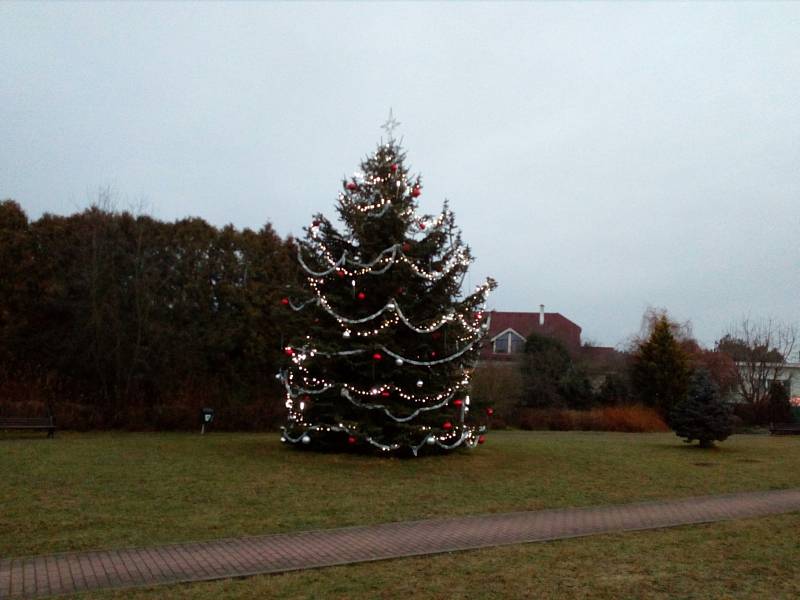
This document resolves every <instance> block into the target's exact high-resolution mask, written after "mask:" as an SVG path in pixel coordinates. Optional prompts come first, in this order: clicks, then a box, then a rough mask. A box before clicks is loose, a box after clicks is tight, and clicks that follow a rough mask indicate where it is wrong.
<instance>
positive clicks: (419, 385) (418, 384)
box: [417, 379, 425, 388]
mask: <svg viewBox="0 0 800 600" xmlns="http://www.w3.org/2000/svg"><path fill="white" fill-rule="evenodd" d="M423 385H425V384H424V383H423V382H422V379H418V380H417V387H418V388H421V387H422V386H423Z"/></svg>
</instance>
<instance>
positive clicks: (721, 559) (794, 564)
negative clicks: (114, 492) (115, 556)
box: [81, 513, 800, 600]
mask: <svg viewBox="0 0 800 600" xmlns="http://www.w3.org/2000/svg"><path fill="white" fill-rule="evenodd" d="M798 531H800V514H797V513H795V514H791V515H781V516H776V517H766V518H761V519H747V520H742V521H733V522H727V523H716V524H713V525H694V526H688V527H678V528H673V529H662V530H655V531H643V532H637V533H626V534H620V535H602V536H594V537H587V538H580V539H572V540H563V541H557V542H546V543H535V544H524V545H516V546H504V547H499V548H487V549H484V550H474V551H469V552H457V553H453V554H442V555H436V556H426V557H421V558H409V559H399V560H390V561H383V562H376V563H365V564H360V565H351V566H347V567H330V568H327V569H319V570H312V571H299V572H295V573H285V574H280V575H264V576H259V577H252V578H249V579H229V580H224V581H215V582H207V583H196V584H189V585H176V586H169V587H160V588H154V589H149V590H135V591H133V590H124V591H119V592H103V593H94V594H87V595H84V596H81V598H82V599H84V600H112V599H113V600H156V599H161V598H170V599H174V600H190V599H192V600H194V599H197V600H216V599H217V598H225V599H226V600H244V599H251V598H253V599H255V598H259V599H265V598H276V599H277V598H280V599H281V600H296V599H300V598H304V599H309V600H311V599H320V598H325V599H334V600H361V599H363V600H376V599H380V600H384V599H385V600H392V599H395V598H420V597H424V598H430V599H431V600H453V599H454V598H526V599H528V598H536V599H539V600H548V599H552V600H563V599H565V598H581V599H598V600H600V599H602V600H619V599H647V600H672V599H674V598H683V599H686V598H692V599H701V598H708V599H728V598H736V599H739V600H741V599H752V600H766V599H769V600H782V599H785V600H796V599H797V598H798V597H800V544H799V543H798V540H797V532H798Z"/></svg>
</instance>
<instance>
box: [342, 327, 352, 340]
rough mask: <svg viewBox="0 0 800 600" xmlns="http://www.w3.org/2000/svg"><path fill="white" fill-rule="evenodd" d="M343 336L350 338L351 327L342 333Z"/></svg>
mask: <svg viewBox="0 0 800 600" xmlns="http://www.w3.org/2000/svg"><path fill="white" fill-rule="evenodd" d="M342 337H343V338H344V339H347V338H349V337H350V330H349V329H345V330H344V333H342Z"/></svg>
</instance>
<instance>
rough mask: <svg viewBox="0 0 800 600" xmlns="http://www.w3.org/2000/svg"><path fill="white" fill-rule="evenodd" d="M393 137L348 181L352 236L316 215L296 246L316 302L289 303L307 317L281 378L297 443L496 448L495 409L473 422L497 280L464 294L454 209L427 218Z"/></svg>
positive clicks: (344, 210) (288, 429) (290, 436)
mask: <svg viewBox="0 0 800 600" xmlns="http://www.w3.org/2000/svg"><path fill="white" fill-rule="evenodd" d="M390 119H391V117H390ZM390 124H391V122H390V123H389V125H390ZM391 129H392V128H391V127H390V128H389V129H388V131H389V134H390V135H389V141H388V142H387V143H383V144H381V145H379V146H378V148H377V150H376V152H375V153H374V154H373V155H371V156H369V157H368V158H367V159H365V160H364V161H363V162H362V164H361V171H360V172H358V173H356V174H355V175H354V176H353V177H352V178H350V179H349V180H345V181H343V182H342V187H343V190H342V192H341V193H340V194H339V198H338V206H337V210H338V214H339V218H340V220H341V222H342V223H343V224H344V232H342V233H340V232H339V230H337V228H336V226H335V225H334V224H333V223H332V222H331V221H329V220H328V219H326V218H325V217H324V216H322V215H316V216H315V217H314V220H313V221H312V223H311V225H310V226H309V227H307V228H306V230H305V231H306V236H305V239H304V240H301V241H299V242H298V244H297V259H298V263H299V265H300V267H301V268H302V269H303V271H304V273H305V275H306V286H305V288H304V291H303V293H304V295H305V296H306V297H305V298H299V297H298V298H293V297H289V296H287V297H285V298H283V299H282V300H281V302H282V303H283V304H284V305H285V306H286V307H287V308H288V309H291V310H292V311H295V312H297V313H301V315H302V317H301V318H304V319H305V323H304V328H303V329H304V330H303V332H302V335H299V336H298V337H297V340H296V343H295V344H289V345H287V346H286V347H285V348H284V350H285V353H286V356H287V358H288V363H287V367H286V368H285V369H282V370H281V371H280V372H279V373H278V375H277V377H278V379H279V380H280V381H281V382H282V383H283V385H284V388H285V390H286V408H287V411H288V415H287V422H286V425H285V426H284V428H283V435H282V437H281V439H282V441H284V442H286V443H291V444H300V445H303V446H307V447H309V448H318V449H330V448H337V447H350V448H356V449H368V448H377V449H379V450H381V451H383V452H386V453H389V452H406V453H407V452H410V453H411V454H413V455H414V456H416V455H418V453H419V452H420V450H422V449H423V448H430V449H432V450H433V449H436V450H440V451H441V450H452V449H454V448H457V447H460V446H467V447H475V446H476V445H477V444H480V443H483V441H484V439H485V438H484V435H483V432H484V431H485V430H486V422H487V418H488V416H489V415H491V412H492V411H491V408H486V410H485V411H483V412H482V414H479V415H478V416H477V417H474V416H473V415H474V414H475V413H476V412H479V413H480V412H481V411H476V410H475V409H478V408H480V407H479V406H477V405H476V403H475V402H474V401H471V399H470V397H469V395H468V390H469V383H470V376H471V374H472V369H473V367H474V364H475V361H476V360H477V357H478V351H479V349H480V342H481V340H482V339H483V338H484V336H485V335H486V332H487V330H488V323H487V319H486V315H485V313H484V306H485V303H486V298H487V296H488V293H489V292H490V291H491V290H492V289H493V288H494V287H495V282H494V281H493V280H492V279H490V278H488V279H487V280H486V282H484V283H483V284H482V285H479V286H477V287H476V288H475V290H474V291H473V292H472V293H471V294H469V295H467V296H466V297H463V296H462V295H461V286H462V282H463V278H464V276H465V274H466V272H467V269H468V267H469V265H470V263H471V262H472V260H473V259H472V256H471V254H470V251H469V247H467V246H466V245H464V244H463V243H462V241H461V235H460V232H459V230H458V229H457V228H456V226H455V220H454V216H453V213H452V211H450V210H449V207H448V205H447V203H446V202H445V205H444V207H443V209H442V211H441V212H440V213H439V215H438V216H436V217H434V216H431V215H419V214H418V213H417V209H418V198H419V197H420V196H421V194H422V183H421V180H420V178H419V176H416V177H413V178H412V177H411V176H410V175H409V173H408V171H407V169H406V167H405V166H404V160H405V155H404V154H403V152H402V150H401V148H400V146H399V144H398V143H397V142H396V141H395V140H394V139H393V137H392V136H391ZM298 296H299V294H298Z"/></svg>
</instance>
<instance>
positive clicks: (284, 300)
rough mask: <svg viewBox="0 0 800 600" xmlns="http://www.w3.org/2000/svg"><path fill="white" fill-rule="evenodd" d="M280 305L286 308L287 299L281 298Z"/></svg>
mask: <svg viewBox="0 0 800 600" xmlns="http://www.w3.org/2000/svg"><path fill="white" fill-rule="evenodd" d="M281 304H283V305H284V306H288V305H289V299H288V298H281Z"/></svg>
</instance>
